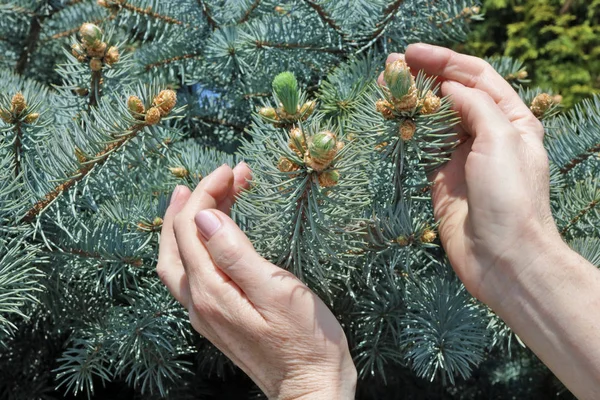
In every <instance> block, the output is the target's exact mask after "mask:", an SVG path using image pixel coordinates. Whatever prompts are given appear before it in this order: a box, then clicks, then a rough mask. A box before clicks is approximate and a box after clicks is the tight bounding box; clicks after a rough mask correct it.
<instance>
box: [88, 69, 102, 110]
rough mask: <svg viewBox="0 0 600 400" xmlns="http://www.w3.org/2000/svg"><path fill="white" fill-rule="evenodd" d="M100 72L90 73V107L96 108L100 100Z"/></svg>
mask: <svg viewBox="0 0 600 400" xmlns="http://www.w3.org/2000/svg"><path fill="white" fill-rule="evenodd" d="M101 81H102V71H92V83H91V85H90V107H96V106H97V105H98V100H100V82H101Z"/></svg>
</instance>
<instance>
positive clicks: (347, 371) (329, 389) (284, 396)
mask: <svg viewBox="0 0 600 400" xmlns="http://www.w3.org/2000/svg"><path fill="white" fill-rule="evenodd" d="M356 382H357V373H356V368H355V366H354V364H352V365H349V366H346V367H344V368H341V369H340V370H339V371H336V373H335V374H333V375H332V374H331V373H323V372H319V371H312V372H309V373H305V374H301V375H299V376H297V377H294V378H290V379H286V381H285V382H283V383H282V385H281V388H280V391H279V394H278V395H277V396H274V397H273V398H274V399H277V400H321V399H322V400H334V399H335V400H338V399H339V400H350V399H354V396H355V391H356Z"/></svg>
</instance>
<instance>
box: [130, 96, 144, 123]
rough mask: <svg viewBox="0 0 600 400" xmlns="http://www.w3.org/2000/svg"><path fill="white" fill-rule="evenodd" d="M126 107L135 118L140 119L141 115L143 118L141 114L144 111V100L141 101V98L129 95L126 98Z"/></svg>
mask: <svg viewBox="0 0 600 400" xmlns="http://www.w3.org/2000/svg"><path fill="white" fill-rule="evenodd" d="M127 108H128V109H129V112H130V113H131V115H133V116H134V117H135V118H138V119H140V117H141V118H142V119H143V114H144V112H145V111H146V108H145V107H144V102H142V99H140V98H139V97H137V96H129V99H127Z"/></svg>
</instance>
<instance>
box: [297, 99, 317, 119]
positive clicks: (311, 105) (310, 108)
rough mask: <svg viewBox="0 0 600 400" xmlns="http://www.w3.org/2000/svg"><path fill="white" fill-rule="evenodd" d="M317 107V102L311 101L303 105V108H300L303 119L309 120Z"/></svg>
mask: <svg viewBox="0 0 600 400" xmlns="http://www.w3.org/2000/svg"><path fill="white" fill-rule="evenodd" d="M316 107H317V102H316V101H314V100H309V101H307V102H306V103H304V104H302V107H300V114H301V115H302V118H303V119H306V118H308V117H309V116H310V115H311V114H312V113H313V112H314V111H315V108H316Z"/></svg>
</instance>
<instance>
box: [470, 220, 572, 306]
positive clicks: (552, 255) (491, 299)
mask: <svg viewBox="0 0 600 400" xmlns="http://www.w3.org/2000/svg"><path fill="white" fill-rule="evenodd" d="M526 237H527V238H528V239H527V240H520V241H518V242H517V243H515V244H514V246H512V248H511V250H510V251H507V252H505V253H503V254H501V255H499V256H498V257H496V259H495V261H494V263H493V264H492V265H491V266H490V267H489V271H488V272H487V273H486V275H485V278H484V279H483V281H482V283H481V286H480V288H479V293H478V295H477V297H478V298H479V299H480V300H482V301H483V302H484V303H486V304H488V305H489V306H490V307H491V308H492V309H493V310H494V311H496V312H497V313H499V314H500V313H502V311H503V310H504V309H505V308H506V307H508V306H507V303H508V302H509V300H510V299H511V298H514V297H515V296H517V295H518V294H519V293H521V292H522V290H523V288H528V287H531V286H532V285H535V284H536V282H539V280H540V279H541V278H542V277H543V276H544V275H545V274H548V273H552V269H553V268H560V265H561V260H564V259H565V257H568V256H569V255H572V254H574V252H573V250H571V248H570V247H569V246H568V245H567V244H566V243H565V242H564V241H563V240H562V238H561V237H560V236H559V235H558V233H557V232H556V234H554V232H550V233H549V232H548V231H547V230H546V231H545V230H544V229H543V228H540V229H538V230H532V231H531V232H529V234H527V235H526Z"/></svg>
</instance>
